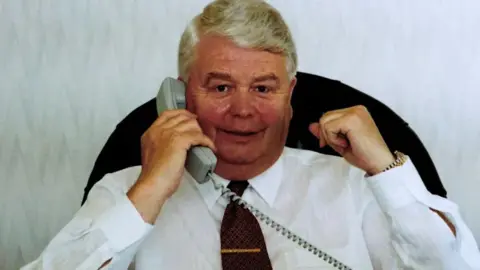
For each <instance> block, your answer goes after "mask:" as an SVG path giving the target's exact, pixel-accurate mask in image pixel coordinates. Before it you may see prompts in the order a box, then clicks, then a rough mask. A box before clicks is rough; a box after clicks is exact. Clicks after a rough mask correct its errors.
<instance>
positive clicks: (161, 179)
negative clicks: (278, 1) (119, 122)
mask: <svg viewBox="0 0 480 270" xmlns="http://www.w3.org/2000/svg"><path fill="white" fill-rule="evenodd" d="M296 68H297V56H296V51H295V46H294V42H293V40H292V37H291V34H290V32H289V30H288V27H287V25H286V24H285V23H284V21H283V19H282V18H281V16H280V15H279V14H278V12H277V11H276V10H275V9H273V8H272V7H271V6H269V5H268V4H266V3H264V2H263V1H260V0H243V1H228V0H218V1H215V2H213V3H211V4H210V5H208V6H207V7H206V8H205V9H204V11H203V13H202V14H200V15H199V16H197V17H195V18H194V20H193V21H192V22H191V24H190V25H189V26H188V27H187V29H186V30H185V32H184V34H183V36H182V39H181V42H180V49H179V78H180V79H181V80H182V81H183V82H185V83H186V86H187V90H186V101H187V110H170V111H166V112H164V113H162V114H161V115H160V116H159V117H158V119H157V120H156V121H155V122H154V124H153V125H152V126H151V127H150V128H149V129H148V130H147V132H146V133H145V134H144V135H143V137H142V166H141V167H134V168H128V169H126V170H122V171H120V172H117V173H114V174H110V175H107V176H106V177H105V178H104V179H103V180H102V181H100V182H99V183H98V184H97V185H96V186H95V187H94V188H93V189H92V191H91V192H90V195H89V197H88V200H87V202H86V204H85V205H84V206H83V207H82V208H81V209H80V210H79V211H78V213H77V214H76V215H75V217H74V218H73V220H72V221H71V222H70V223H69V224H68V225H67V226H66V227H65V228H64V229H63V230H62V231H61V232H60V233H59V234H58V235H57V236H56V237H55V238H54V239H53V240H52V242H51V243H50V244H49V245H48V247H47V248H46V250H45V251H44V252H43V253H42V255H41V256H40V257H39V258H38V259H37V260H36V261H34V262H32V263H30V264H29V265H27V266H26V267H25V268H24V269H99V268H103V269H127V268H128V266H129V265H134V266H135V269H137V270H138V269H224V270H226V269H331V267H334V266H333V264H335V265H337V267H338V263H337V261H334V260H331V262H332V265H330V264H329V262H328V261H329V257H328V256H323V255H322V256H320V257H321V258H320V257H319V256H318V254H319V253H318V252H316V251H315V250H311V251H314V253H312V252H309V250H308V248H309V246H306V247H307V249H305V248H304V244H303V243H300V244H301V246H299V245H297V243H295V242H293V241H292V240H295V237H294V238H290V237H285V236H283V235H282V234H286V233H285V232H284V231H283V230H281V227H278V228H279V230H280V231H277V230H276V229H272V228H270V226H269V225H267V224H266V223H263V222H262V221H261V220H260V221H259V220H257V219H256V218H255V217H254V216H253V215H252V214H251V213H250V212H249V211H248V210H246V209H244V208H243V207H239V206H238V205H237V204H236V203H229V201H228V200H227V199H226V198H225V196H222V195H221V193H220V191H219V190H217V189H215V188H214V182H215V183H217V184H218V183H220V184H223V185H224V186H227V187H228V188H229V189H231V190H233V191H234V192H236V193H237V194H238V195H239V196H242V198H243V199H244V200H245V201H247V202H248V203H250V204H252V205H253V206H255V207H256V208H257V209H260V210H261V211H262V212H264V213H266V214H267V215H268V216H270V217H272V218H273V219H274V220H275V221H278V222H279V223H280V224H282V225H284V226H286V227H288V229H289V230H291V231H292V232H293V233H295V234H296V235H299V236H300V237H302V238H303V239H305V240H307V241H308V242H309V243H310V244H312V245H313V246H315V247H317V248H320V249H321V250H322V251H324V252H326V253H328V254H330V255H333V257H334V258H336V259H338V260H339V261H340V262H341V263H342V264H341V265H346V266H348V267H350V268H352V269H480V254H479V251H478V248H477V246H476V243H475V241H474V239H473V236H472V234H471V232H470V231H469V229H468V228H467V227H466V226H465V224H464V222H463V220H462V218H461V217H460V215H459V212H458V210H457V207H456V206H455V205H454V204H453V203H452V202H450V201H448V200H446V199H443V198H439V197H436V196H433V195H431V194H430V193H428V192H427V190H426V189H425V187H424V186H423V184H422V181H421V179H420V177H419V176H418V174H417V172H416V171H415V168H414V166H413V164H412V163H411V161H410V160H408V157H407V156H404V155H403V154H402V153H398V152H395V153H392V152H391V151H390V150H389V149H388V147H387V146H386V144H385V142H384V141H383V138H382V136H381V135H380V133H379V131H378V129H377V127H376V125H375V123H374V121H373V120H372V118H371V116H370V115H369V113H368V111H367V110H366V109H365V108H363V107H361V106H358V107H352V108H345V109H343V110H337V111H331V112H328V113H326V114H325V115H323V116H322V118H321V119H319V121H318V122H316V123H312V124H311V125H310V131H311V133H312V134H313V135H315V136H316V137H318V139H319V144H320V146H321V147H323V146H325V145H330V146H331V147H332V148H333V149H335V151H337V152H338V153H340V154H341V155H342V156H343V159H341V158H337V157H332V156H324V155H321V154H318V153H313V152H310V151H304V150H298V149H290V148H285V147H284V144H285V139H286V135H287V130H288V124H289V121H290V118H291V116H292V111H291V107H290V98H291V94H292V90H293V88H294V86H295V82H296V79H295V72H296ZM312 91H315V89H312ZM196 145H203V146H207V147H209V148H211V149H212V150H213V151H214V152H215V155H216V156H217V159H218V163H217V165H216V169H215V174H214V175H213V176H212V178H213V179H212V181H209V182H207V183H205V184H198V183H197V182H196V181H195V180H194V179H193V178H192V177H191V176H190V175H189V174H188V172H186V171H184V164H185V159H186V155H187V151H188V150H189V149H190V148H191V147H192V146H196ZM275 228H277V227H275ZM286 236H288V233H287V235H286ZM320 254H323V253H320ZM322 258H327V260H326V261H324V260H322ZM329 267H330V268H329Z"/></svg>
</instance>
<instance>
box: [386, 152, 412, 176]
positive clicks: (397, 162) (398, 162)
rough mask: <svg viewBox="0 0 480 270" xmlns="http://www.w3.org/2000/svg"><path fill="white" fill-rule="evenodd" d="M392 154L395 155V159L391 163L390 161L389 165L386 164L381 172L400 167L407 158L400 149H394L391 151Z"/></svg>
mask: <svg viewBox="0 0 480 270" xmlns="http://www.w3.org/2000/svg"><path fill="white" fill-rule="evenodd" d="M393 154H394V155H395V160H394V161H393V162H392V163H390V165H388V166H387V168H385V169H383V170H382V173H383V172H386V171H388V170H391V169H393V168H395V167H400V166H402V165H403V164H405V163H406V162H407V160H408V156H406V155H405V154H404V153H402V152H400V151H395V152H393Z"/></svg>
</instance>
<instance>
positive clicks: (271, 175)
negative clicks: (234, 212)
mask: <svg viewBox="0 0 480 270" xmlns="http://www.w3.org/2000/svg"><path fill="white" fill-rule="evenodd" d="M282 157H283V154H282V155H281V156H280V158H279V159H277V161H276V162H275V163H274V164H273V165H272V166H271V167H270V168H268V169H267V170H266V171H264V172H263V173H261V174H259V175H257V176H255V177H253V178H252V179H249V180H248V183H249V184H250V187H251V188H253V190H254V191H255V192H256V193H257V194H258V195H259V196H260V197H261V198H262V199H263V200H264V201H265V202H266V203H267V204H268V205H269V206H270V207H272V206H273V203H274V202H275V198H276V197H277V193H278V189H279V188H280V184H281V181H282V176H283V158H282ZM190 178H192V177H190ZM213 178H214V179H215V180H216V182H217V183H220V184H222V185H224V186H225V187H226V186H227V185H228V184H229V183H230V181H229V180H227V179H224V178H222V177H220V176H218V175H216V174H213ZM192 180H193V178H192ZM193 182H194V183H195V185H196V187H197V189H198V191H199V193H200V195H201V196H202V198H203V200H204V201H205V203H206V205H207V207H208V209H209V210H211V209H212V207H213V205H214V204H215V203H216V202H217V200H218V199H219V198H220V197H221V195H222V193H221V191H220V190H219V189H218V190H217V189H215V188H214V185H213V182H212V181H208V182H206V183H204V184H199V183H197V181H195V180H193ZM250 187H249V188H250Z"/></svg>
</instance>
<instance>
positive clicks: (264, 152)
mask: <svg viewBox="0 0 480 270" xmlns="http://www.w3.org/2000/svg"><path fill="white" fill-rule="evenodd" d="M196 50H197V51H196V59H195V61H194V63H193V64H192V66H191V68H190V75H189V80H188V83H187V91H186V99H187V109H188V110H189V111H191V112H193V113H195V114H196V115H197V116H198V121H199V124H200V126H201V128H202V130H203V132H204V133H205V134H206V135H207V136H208V137H210V138H211V139H212V140H213V142H214V143H215V146H216V147H217V150H218V152H217V158H218V163H217V168H218V167H219V166H220V167H221V166H222V164H229V165H237V164H238V165H248V164H254V163H258V162H261V163H262V162H270V161H271V160H273V159H275V160H276V158H277V157H278V156H279V155H280V153H281V152H282V149H283V146H284V144H285V139H286V135H287V132H288V124H289V122H290V119H291V116H292V112H291V106H290V98H291V93H292V89H293V87H294V85H295V79H293V80H289V78H288V74H287V70H286V59H285V57H283V56H281V55H279V54H273V53H269V52H265V51H258V50H252V49H244V48H240V47H237V46H236V45H235V44H234V43H233V42H231V41H229V40H228V39H226V38H222V37H213V36H209V37H202V38H201V40H200V41H199V43H198V44H197V47H196ZM273 161H274V160H273Z"/></svg>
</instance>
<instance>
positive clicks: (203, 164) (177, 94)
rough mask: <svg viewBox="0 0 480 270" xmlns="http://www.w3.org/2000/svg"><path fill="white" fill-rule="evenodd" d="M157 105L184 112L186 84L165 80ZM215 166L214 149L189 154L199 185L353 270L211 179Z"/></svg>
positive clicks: (331, 261)
mask: <svg viewBox="0 0 480 270" xmlns="http://www.w3.org/2000/svg"><path fill="white" fill-rule="evenodd" d="M156 102H157V112H158V114H160V113H161V112H163V111H164V110H167V109H184V108H185V85H184V83H183V82H181V81H179V80H176V79H173V78H166V79H165V80H164V81H163V82H162V85H161V86H160V90H159V91H158V94H157V100H156ZM216 164H217V158H216V157H215V155H214V154H213V152H212V150H210V148H208V147H204V146H195V147H192V148H191V149H190V150H189V151H188V154H187V160H186V162H185V168H186V169H187V171H188V172H189V173H190V174H191V175H192V177H193V178H195V180H196V181H197V182H198V183H200V184H203V183H205V182H207V181H208V180H210V179H211V180H212V182H213V185H214V187H215V189H220V190H221V192H222V196H225V197H227V198H228V199H229V200H230V201H231V202H233V203H236V204H239V205H241V206H243V207H244V208H246V209H248V210H249V211H250V212H252V214H253V215H254V216H255V217H256V218H257V219H258V220H260V221H262V222H264V223H265V224H267V225H268V226H270V227H271V228H273V229H275V230H276V231H278V232H279V233H280V234H282V235H283V236H285V237H286V238H288V239H289V240H291V241H292V242H294V243H296V244H297V245H299V246H301V247H303V248H305V249H307V250H308V251H310V252H311V253H313V255H315V256H317V257H318V258H320V259H322V260H324V261H325V262H326V263H328V264H331V265H333V267H335V268H337V269H342V270H351V268H350V267H348V266H346V265H345V264H343V263H341V262H340V261H338V260H337V259H335V258H333V257H332V256H330V255H328V254H327V253H325V252H323V251H321V250H320V249H318V248H316V247H315V246H313V245H312V244H310V243H309V242H308V241H306V240H304V239H302V238H301V237H299V236H297V235H296V234H295V233H293V232H292V231H290V230H289V229H287V228H285V227H284V226H282V225H281V224H279V223H277V222H275V221H274V220H273V219H271V218H270V217H268V216H267V215H265V214H263V213H262V212H261V211H260V210H258V209H257V208H255V207H254V206H252V205H250V204H249V203H247V202H246V201H244V200H243V199H242V198H241V197H239V196H237V194H235V193H234V192H232V191H231V190H230V189H228V188H227V187H225V186H223V185H222V184H220V183H218V182H217V181H215V180H214V179H213V178H212V177H211V176H212V174H213V171H214V170H215V165H216Z"/></svg>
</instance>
